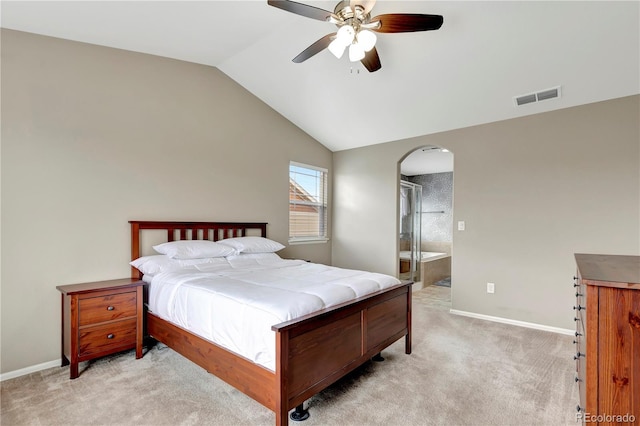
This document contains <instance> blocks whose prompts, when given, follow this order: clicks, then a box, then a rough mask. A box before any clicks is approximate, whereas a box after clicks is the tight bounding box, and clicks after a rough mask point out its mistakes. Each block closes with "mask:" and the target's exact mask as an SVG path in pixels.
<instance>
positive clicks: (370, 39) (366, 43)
mask: <svg viewBox="0 0 640 426" xmlns="http://www.w3.org/2000/svg"><path fill="white" fill-rule="evenodd" d="M376 40H377V37H376V35H375V34H374V33H373V31H369V30H362V31H360V32H359V33H358V44H360V45H361V46H362V48H363V49H364V51H365V52H368V51H370V50H371V49H373V46H375V45H376Z"/></svg>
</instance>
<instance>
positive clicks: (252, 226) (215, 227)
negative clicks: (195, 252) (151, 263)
mask: <svg viewBox="0 0 640 426" xmlns="http://www.w3.org/2000/svg"><path fill="white" fill-rule="evenodd" d="M129 223H130V224H131V260H135V259H137V258H139V257H140V256H141V255H142V247H141V246H140V234H141V232H142V231H143V230H145V229H152V230H166V231H167V241H176V240H210V241H218V240H223V239H225V238H234V237H244V236H246V235H247V231H249V230H259V231H260V236H261V237H266V236H267V223H266V222H154V221H141V220H130V221H129ZM131 277H132V278H135V279H141V278H142V273H141V272H140V271H138V270H137V269H136V268H134V267H131Z"/></svg>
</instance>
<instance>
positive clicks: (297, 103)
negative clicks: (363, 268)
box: [0, 0, 640, 151]
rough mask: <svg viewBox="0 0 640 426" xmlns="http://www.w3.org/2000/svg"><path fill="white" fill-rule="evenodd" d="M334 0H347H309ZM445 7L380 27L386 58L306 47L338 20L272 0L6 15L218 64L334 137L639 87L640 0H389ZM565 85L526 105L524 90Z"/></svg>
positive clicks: (292, 116) (85, 38)
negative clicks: (394, 29)
mask: <svg viewBox="0 0 640 426" xmlns="http://www.w3.org/2000/svg"><path fill="white" fill-rule="evenodd" d="M304 3H305V4H309V5H313V6H316V7H320V8H323V9H327V10H331V11H333V8H334V6H335V4H336V3H337V2H336V1H334V2H326V1H309V2H306V1H305V2H304ZM383 13H426V14H437V15H442V16H443V17H444V24H443V25H442V28H441V29H440V30H438V31H428V32H417V33H402V34H379V35H378V42H377V44H376V47H377V50H378V53H379V54H380V58H381V62H382V69H381V70H379V71H377V72H374V73H369V72H367V71H366V70H365V69H364V67H363V66H362V65H361V64H360V63H351V62H349V60H348V58H347V57H346V56H347V55H345V56H343V57H342V58H341V59H339V60H338V59H336V58H335V57H334V56H333V55H332V54H331V53H330V52H328V51H322V52H320V53H319V54H317V55H315V56H313V57H312V58H310V59H309V60H307V61H305V62H303V63H301V64H295V63H293V62H292V61H291V59H292V58H293V57H295V56H296V55H297V54H298V53H300V52H301V51H302V50H303V49H305V48H306V47H307V46H309V45H310V44H311V43H313V42H315V41H316V40H318V39H319V38H321V37H322V36H324V35H325V34H328V33H331V32H334V31H335V30H336V28H335V26H334V25H332V24H330V23H328V22H321V21H316V20H312V19H308V18H305V17H302V16H298V15H294V14H292V13H288V12H285V11H283V10H280V9H277V8H274V7H271V6H268V5H267V1H266V0H264V1H262V0H261V1H238V0H235V1H195V2H187V1H160V2H154V1H139V2H129V1H101V2H99V1H70V2H57V1H43V2H38V1H2V3H1V15H0V16H1V23H2V27H5V28H10V29H15V30H21V31H27V32H33V33H37V34H43V35H48V36H53V37H60V38H64V39H69V40H76V41H82V42H87V43H93V44H98V45H104V46H110V47H115V48H120V49H127V50H132V51H137V52H144V53H149V54H153V55H160V56H165V57H170V58H175V59H180V60H185V61H191V62H196V63H201V64H206V65H211V66H215V67H218V68H219V69H220V70H222V71H223V72H224V73H225V74H227V75H228V76H229V77H231V78H232V79H233V80H235V81H236V82H238V83H239V84H240V85H242V86H243V87H245V88H246V89H247V90H249V91H250V92H252V93H253V94H254V95H255V96H257V97H258V98H260V99H261V100H263V101H264V102H265V103H267V104H268V105H270V106H271V107H272V108H273V109H275V110H276V111H278V112H279V113H280V114H282V115H283V116H284V117H286V118H287V119H289V120H290V121H291V122H293V123H294V124H296V125H297V126H298V127H300V128H301V129H303V130H304V131H305V132H307V133H308V134H309V135H311V136H312V137H314V138H315V139H316V140H318V141H319V142H320V143H322V144H324V145H325V146H326V147H328V148H329V149H331V150H333V151H339V150H344V149H349V148H354V147H360V146H366V145H372V144H378V143H383V142H389V141H394V140H399V139H404V138H408V137H413V136H419V135H425V134H431V133H436V132H441V131H446V130H451V129H455V128H461V127H467V126H471V125H476V124H482V123H488V122H493V121H498V120H503V119H508V118H514V117H519V116H525V115H530V114H536V113H540V112H545V111H551V110H555V109H560V108H567V107H571V106H576V105H581V104H586V103H591V102H597V101H602V100H607V99H613V98H617V97H622V96H628V95H633V94H637V93H639V92H640V25H639V21H640V2H637V1H621V2H617V1H602V2H594V1H512V2H507V1H495V2H485V1H469V2H465V1H384V0H378V2H377V3H376V5H375V7H374V9H373V12H372V15H379V14H383ZM556 86H560V87H561V90H560V93H561V96H560V97H559V98H555V99H549V100H544V101H540V102H535V103H532V104H526V105H522V106H516V105H515V103H514V100H513V98H514V97H515V96H519V95H523V94H527V93H534V92H538V91H541V90H544V89H548V88H552V87H556Z"/></svg>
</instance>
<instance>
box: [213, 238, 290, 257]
mask: <svg viewBox="0 0 640 426" xmlns="http://www.w3.org/2000/svg"><path fill="white" fill-rule="evenodd" d="M218 243H220V244H224V245H227V246H229V247H233V248H234V249H235V250H236V251H237V252H238V253H273V252H276V251H278V250H282V249H283V248H284V246H283V245H282V244H280V243H279V242H277V241H273V240H270V239H268V238H264V237H236V238H227V239H226V240H220V241H218Z"/></svg>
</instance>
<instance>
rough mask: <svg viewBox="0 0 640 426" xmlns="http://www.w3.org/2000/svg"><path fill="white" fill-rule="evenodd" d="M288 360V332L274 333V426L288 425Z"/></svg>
mask: <svg viewBox="0 0 640 426" xmlns="http://www.w3.org/2000/svg"><path fill="white" fill-rule="evenodd" d="M288 358H289V331H288V330H284V331H276V395H277V397H278V398H277V401H276V409H275V410H274V411H275V414H276V426H287V425H288V424H289V418H288V415H289V395H288V390H287V365H288V362H287V360H288Z"/></svg>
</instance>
